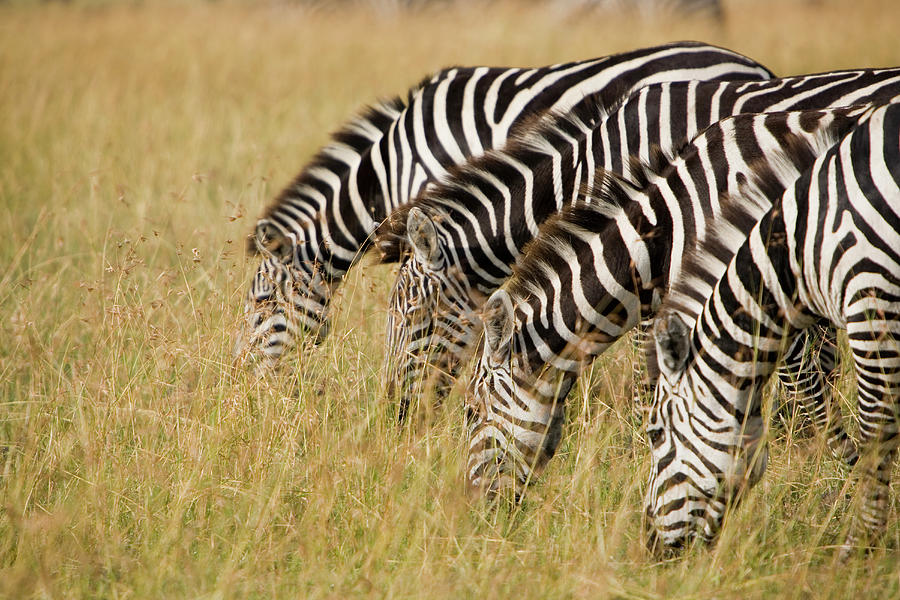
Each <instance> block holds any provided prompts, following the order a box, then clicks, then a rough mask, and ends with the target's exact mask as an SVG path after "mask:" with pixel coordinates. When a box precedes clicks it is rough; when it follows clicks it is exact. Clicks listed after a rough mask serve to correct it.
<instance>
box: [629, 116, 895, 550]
mask: <svg viewBox="0 0 900 600" xmlns="http://www.w3.org/2000/svg"><path fill="white" fill-rule="evenodd" d="M762 187H765V186H764V185H763V186H762ZM748 192H749V193H750V194H751V195H752V194H753V193H754V190H752V189H750V190H748ZM735 248H737V252H736V253H735V252H734V249H735ZM898 250H900V105H898V104H889V105H886V106H880V107H877V108H875V109H873V111H872V112H871V113H870V115H869V118H868V120H866V121H864V122H863V123H861V124H860V125H859V126H858V127H856V128H855V129H854V130H853V131H852V132H851V133H850V134H848V135H847V136H846V137H845V138H844V139H843V140H841V141H840V142H839V143H838V144H836V145H835V146H834V147H833V148H831V149H830V150H829V151H828V152H827V153H825V154H824V155H822V156H820V157H819V158H818V160H817V161H816V162H815V164H814V165H813V166H812V167H811V168H810V169H809V170H807V171H806V172H805V173H804V174H803V175H802V176H801V177H800V178H799V179H798V180H797V182H796V183H795V185H793V186H791V187H790V188H788V190H787V191H786V192H785V193H784V194H783V195H782V196H781V197H776V198H775V200H774V204H773V206H772V208H771V209H770V210H769V211H768V212H766V213H765V214H764V215H763V216H762V217H761V218H760V219H758V221H757V223H756V225H755V226H754V228H753V229H752V230H751V231H750V233H749V235H747V234H746V233H742V232H741V231H728V230H723V231H717V232H716V236H715V238H714V240H713V241H711V242H710V243H709V244H706V245H704V247H703V248H702V251H700V252H698V253H697V255H696V256H695V257H694V258H693V259H692V260H689V261H688V262H687V263H686V266H685V268H684V271H683V273H682V274H681V275H680V276H679V279H678V281H677V282H676V283H674V284H673V288H672V292H671V293H670V295H669V297H668V298H667V300H666V301H665V303H664V305H663V307H662V308H661V309H660V312H659V317H658V318H657V321H656V323H655V324H654V341H655V344H654V348H653V352H654V353H655V362H657V363H658V368H659V382H658V384H657V388H656V395H655V398H654V401H653V405H652V409H651V412H650V415H649V421H648V425H647V437H648V439H649V441H650V445H651V450H652V460H651V463H652V468H651V473H650V479H649V484H648V487H647V493H646V496H645V500H644V505H645V512H646V515H647V517H648V524H649V525H650V528H651V529H650V531H651V536H650V537H651V544H654V543H658V544H659V545H660V546H661V547H668V548H672V547H678V546H681V545H683V544H684V543H686V542H688V541H689V540H691V539H692V538H696V539H700V540H711V539H713V538H715V536H716V534H717V532H718V531H719V529H720V527H721V524H722V519H723V516H724V513H725V511H726V510H727V509H728V507H729V506H732V505H734V504H735V503H736V502H737V501H738V500H739V499H740V496H741V495H742V493H743V492H744V491H745V490H746V489H748V488H749V487H750V486H752V485H753V484H754V483H756V482H757V481H758V480H759V478H760V477H761V476H762V474H763V472H764V471H765V468H766V458H767V448H766V442H765V429H766V427H765V422H764V416H763V413H762V401H761V390H762V386H763V384H764V383H765V382H766V380H767V379H768V377H769V376H770V375H771V373H772V371H773V370H774V369H775V365H776V364H777V362H778V360H779V357H780V355H781V353H782V349H783V348H784V346H785V344H788V343H790V342H791V341H792V340H793V339H795V338H796V337H797V336H799V335H800V334H801V333H802V332H803V331H804V330H805V329H806V328H808V327H810V326H812V325H814V324H815V323H816V322H817V321H819V320H825V321H828V322H830V323H831V324H833V325H834V326H836V327H840V328H846V330H847V339H848V344H849V346H850V352H851V354H852V356H853V361H854V364H855V366H856V371H857V376H856V383H857V387H858V406H859V425H860V448H861V454H862V457H861V459H860V462H859V467H860V486H859V491H860V495H861V497H862V501H863V503H862V506H861V510H860V511H859V513H857V514H856V515H855V516H854V518H853V521H852V523H851V526H850V529H849V532H848V535H847V537H846V540H845V542H844V544H843V546H842V547H841V550H840V556H841V557H842V558H846V557H847V556H848V555H849V554H850V553H852V552H853V551H854V549H855V548H857V547H859V546H860V545H866V544H869V543H871V542H874V541H876V540H877V538H878V537H879V535H880V533H881V532H882V531H883V529H884V526H885V523H886V519H887V510H888V506H889V503H890V490H889V484H890V474H891V467H892V466H893V460H894V457H895V455H896V448H897V442H898V398H900V352H898V345H897V344H898V340H900V253H898Z"/></svg>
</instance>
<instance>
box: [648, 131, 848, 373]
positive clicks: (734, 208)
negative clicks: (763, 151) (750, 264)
mask: <svg viewBox="0 0 900 600" xmlns="http://www.w3.org/2000/svg"><path fill="white" fill-rule="evenodd" d="M840 139H841V136H840V135H838V134H836V133H835V132H834V131H831V130H828V129H826V130H822V131H818V132H817V133H816V134H815V135H814V136H813V140H812V142H810V141H808V140H806V139H803V138H801V137H799V136H797V135H795V134H792V133H788V134H786V135H785V138H784V141H783V142H782V147H780V148H777V149H773V150H772V151H770V152H769V153H767V155H766V158H765V159H763V160H760V161H757V162H756V163H755V164H751V165H749V166H750V173H751V176H750V177H749V178H748V179H745V180H743V181H741V182H740V191H739V192H738V193H736V194H732V195H725V196H723V197H722V198H721V200H720V204H721V211H722V212H721V216H720V218H718V219H716V222H715V229H714V230H712V231H710V233H709V234H708V235H707V236H706V237H705V238H704V239H703V240H700V241H698V242H696V244H695V245H694V246H693V248H691V249H689V250H688V251H687V252H686V253H685V257H684V260H683V261H682V263H681V270H680V272H679V274H677V275H676V280H675V281H674V282H670V286H671V287H670V288H669V291H668V293H667V294H666V297H665V298H664V300H663V302H662V304H661V305H660V308H659V310H658V311H657V316H659V315H663V314H668V313H672V312H676V313H678V314H680V315H681V316H682V317H684V319H685V322H686V323H687V324H688V326H690V327H692V326H693V325H694V324H695V323H696V321H697V318H698V317H699V315H700V312H701V311H702V310H703V307H704V306H705V305H706V302H707V300H708V299H709V298H710V297H711V296H712V295H713V290H714V289H715V287H716V285H717V284H718V282H719V280H720V279H721V278H722V277H723V275H724V274H725V271H726V270H727V268H728V265H729V264H730V263H731V261H732V259H733V258H734V255H735V254H736V253H737V251H738V249H739V248H740V247H741V246H742V245H743V244H744V242H746V241H747V239H748V236H749V234H750V232H751V231H752V229H753V228H754V227H755V226H756V224H757V223H759V221H760V220H761V219H762V217H764V216H765V215H766V214H767V213H769V212H770V211H771V210H772V207H773V206H777V205H779V204H780V203H781V199H782V197H783V195H784V193H785V191H786V190H788V189H789V188H790V186H791V185H793V184H794V183H795V182H796V180H797V179H798V178H799V177H800V176H801V175H802V174H803V172H805V171H807V170H808V168H810V167H811V166H812V165H813V163H814V162H815V160H816V157H819V156H822V155H823V154H825V152H826V151H827V150H828V149H829V148H831V147H832V146H834V145H835V144H836V143H838V142H839V141H840ZM645 355H646V357H647V366H648V371H649V373H650V375H651V377H655V376H657V375H658V374H659V367H658V363H657V358H656V345H655V344H654V343H653V336H652V335H651V336H650V337H649V339H648V344H647V347H646V348H645Z"/></svg>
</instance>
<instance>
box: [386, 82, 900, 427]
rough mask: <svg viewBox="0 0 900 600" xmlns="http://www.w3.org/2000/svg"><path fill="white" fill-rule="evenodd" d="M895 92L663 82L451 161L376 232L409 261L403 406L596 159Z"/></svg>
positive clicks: (396, 302) (431, 378)
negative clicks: (743, 118)
mask: <svg viewBox="0 0 900 600" xmlns="http://www.w3.org/2000/svg"><path fill="white" fill-rule="evenodd" d="M898 94H900V69H886V70H858V71H836V72H832V73H823V74H818V75H806V76H802V77H786V78H783V79H773V80H770V81H763V82H724V83H722V82H712V83H710V82H697V81H692V82H672V83H662V84H657V85H652V86H647V87H644V88H642V89H641V90H639V91H637V92H635V93H634V94H633V95H632V96H630V97H629V98H628V99H627V100H625V101H624V102H623V103H622V104H621V105H620V106H619V107H618V109H617V110H614V111H613V112H610V113H609V117H608V118H606V119H604V120H603V121H602V122H601V123H600V124H599V125H598V126H594V127H592V126H591V123H590V122H588V121H586V120H585V119H584V118H583V117H582V116H581V115H579V114H577V113H573V114H569V115H550V116H548V117H546V118H545V119H543V120H542V121H541V122H539V123H537V124H536V125H535V126H534V127H532V128H531V129H530V130H528V131H525V132H524V133H522V134H520V135H516V136H514V137H513V139H512V140H511V141H510V142H509V143H508V144H507V146H506V147H504V148H503V149H502V150H499V151H493V152H488V153H486V154H485V155H484V156H481V157H479V158H477V159H473V160H472V161H470V162H469V164H467V165H465V166H462V167H460V168H458V169H455V170H454V171H452V173H451V175H450V176H449V177H447V178H445V179H444V180H443V181H442V182H440V183H438V184H436V185H434V186H431V187H430V188H429V189H428V190H426V191H425V193H424V194H422V195H421V196H420V197H419V198H417V199H416V200H415V201H413V202H412V203H410V204H408V205H405V206H404V207H403V208H402V209H400V210H398V211H397V212H395V213H394V214H392V215H391V218H390V219H389V220H388V221H387V222H386V223H385V224H383V225H382V226H381V228H380V231H379V234H378V245H379V247H380V249H381V252H382V257H383V260H385V261H396V260H401V259H405V261H404V263H403V264H402V265H401V267H400V271H399V273H398V275H397V279H396V281H395V283H394V287H393V290H392V292H391V298H390V309H389V317H388V333H387V339H388V356H389V361H390V363H391V365H392V370H391V373H390V374H389V377H390V380H389V381H390V383H391V384H393V386H394V387H395V388H396V389H397V390H398V394H399V396H400V404H401V415H402V414H404V412H405V410H406V407H407V406H408V404H409V402H410V400H411V398H414V397H417V396H419V395H420V394H422V393H423V392H430V391H431V390H432V389H434V388H437V392H438V394H439V395H442V394H443V393H444V392H446V390H447V389H448V388H449V387H450V385H451V382H452V381H453V379H454V377H455V376H456V374H457V373H458V370H459V368H460V366H461V365H462V364H464V362H465V360H466V358H467V353H468V351H469V350H470V348H471V346H472V344H473V343H474V341H475V340H476V339H478V336H479V334H480V320H479V318H478V310H479V309H480V308H481V306H482V305H483V303H484V301H485V299H486V298H487V296H488V295H490V294H491V293H492V292H494V291H495V290H496V289H498V288H499V287H500V286H501V285H502V284H503V282H504V281H505V280H506V278H507V277H509V275H510V273H511V272H512V265H513V263H514V262H515V261H516V260H517V258H518V257H519V255H520V254H521V252H522V248H523V247H524V246H525V244H526V243H528V242H529V241H530V240H531V239H533V238H534V237H535V236H536V235H537V233H538V227H539V225H540V223H541V222H542V221H543V220H544V219H546V218H548V217H550V216H551V215H553V214H555V213H556V212H557V211H558V210H559V209H560V208H561V207H562V206H564V205H566V204H568V203H570V202H572V201H574V200H576V199H577V198H578V197H579V192H580V191H581V190H582V187H583V186H586V185H588V184H589V183H590V182H592V181H593V178H594V173H595V171H596V170H597V168H603V169H606V170H609V171H613V172H615V173H619V174H621V175H623V176H625V177H626V178H628V177H631V176H632V173H631V171H632V169H631V161H632V157H634V156H637V157H639V158H640V159H642V160H645V161H646V160H651V159H652V157H653V155H654V152H653V149H654V148H662V149H663V150H664V151H666V152H671V150H672V149H673V148H674V147H676V146H677V145H678V144H679V143H682V141H683V140H685V139H689V138H690V137H692V136H693V135H695V134H696V133H697V132H698V131H699V130H701V129H703V127H705V126H707V125H709V124H711V123H714V122H716V121H718V120H719V119H721V118H724V117H727V116H729V115H732V114H739V113H753V112H757V113H758V112H768V111H785V110H805V109H817V108H825V107H833V106H849V105H852V104H858V103H864V102H873V101H882V102H884V101H887V100H888V99H890V98H892V97H894V96H896V95H898ZM593 112H594V113H596V112H598V111H593ZM410 249H411V251H409V252H408V250H410ZM407 256H408V258H407Z"/></svg>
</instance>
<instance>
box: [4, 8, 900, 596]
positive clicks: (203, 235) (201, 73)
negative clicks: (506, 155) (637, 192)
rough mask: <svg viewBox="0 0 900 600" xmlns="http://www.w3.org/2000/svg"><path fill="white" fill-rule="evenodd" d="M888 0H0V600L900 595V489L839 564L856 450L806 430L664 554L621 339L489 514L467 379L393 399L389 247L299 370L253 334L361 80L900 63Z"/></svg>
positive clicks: (370, 83)
mask: <svg viewBox="0 0 900 600" xmlns="http://www.w3.org/2000/svg"><path fill="white" fill-rule="evenodd" d="M895 2H896V0H857V1H855V2H853V3H847V2H842V1H838V0H819V1H815V0H810V1H809V2H799V1H787V2H776V1H772V2H763V1H760V2H751V1H750V0H746V1H744V2H740V1H739V0H738V1H735V2H731V3H729V4H727V19H726V21H725V22H724V23H723V24H719V23H714V22H709V21H704V20H702V19H701V20H695V21H694V22H690V21H673V20H672V19H670V18H665V19H657V20H650V21H648V20H639V19H636V18H635V17H633V16H629V15H616V14H592V13H588V12H571V11H569V12H566V11H564V10H562V9H560V8H547V7H544V6H541V5H538V4H532V3H521V4H518V5H512V4H509V5H499V4H490V5H479V4H472V3H464V4H463V5H462V6H459V7H448V6H445V7H443V8H442V9H441V10H437V9H434V10H430V11H419V12H414V13H398V12H396V11H392V10H389V9H388V8H385V6H386V5H382V8H381V9H379V10H371V9H356V10H351V9H349V8H346V7H345V8H340V7H338V8H331V9H327V10H326V9H318V10H312V9H309V8H304V7H303V6H299V5H289V4H282V3H279V2H261V3H259V5H258V6H257V5H253V4H251V3H249V2H247V3H242V2H231V3H229V2H224V3H212V2H210V3H205V2H188V1H184V2H175V1H170V2H165V3H153V2H145V3H134V4H128V5H125V6H119V5H117V4H116V3H114V2H102V1H101V2H96V1H95V2H90V1H85V2H77V1H76V2H74V3H69V4H56V3H53V4H43V3H33V2H27V1H26V2H7V3H0V115H2V118H0V198H2V203H0V240H2V241H0V596H2V597H5V598H17V599H18V598H70V597H71V598H84V597H89V598H99V597H103V598H106V597H110V598H298V597H310V598H323V597H328V598H344V597H348V596H364V597H429V598H430V597H436V598H438V597H452V598H461V597H464V598H468V597H500V598H504V597H511V598H523V599H524V598H558V597H577V598H748V597H753V598H759V597H773V598H807V597H811V598H819V597H822V598H829V597H830V598H849V597H854V598H859V597H871V598H889V597H900V555H898V548H900V527H898V519H897V510H896V507H897V501H896V500H895V501H894V504H893V506H894V509H893V510H892V512H891V518H890V521H889V529H888V533H887V536H886V538H885V540H884V546H885V548H886V549H882V550H876V551H874V552H873V553H872V554H871V555H870V556H868V557H864V558H856V559H854V560H852V561H851V562H850V563H849V564H847V565H846V566H843V567H841V566H837V565H836V564H835V563H834V560H833V554H834V553H833V545H834V544H835V543H837V542H839V541H840V540H841V537H842V529H843V527H844V523H845V519H844V518H843V517H844V516H845V514H846V513H847V512H848V511H849V510H851V502H850V501H848V500H847V495H846V492H847V488H845V487H843V484H842V479H841V477H842V476H841V472H840V470H839V468H838V467H837V465H836V464H835V462H834V461H832V460H830V459H826V458H823V449H822V444H821V443H820V441H819V440H816V439H814V438H802V437H798V438H795V437H794V436H793V435H792V434H790V433H789V431H790V429H784V428H775V429H773V431H772V432H771V439H772V444H771V457H770V467H769V470H768V473H767V475H766V477H765V478H764V480H763V482H762V483H761V484H760V485H759V486H758V487H757V488H756V489H755V490H754V491H753V492H752V493H751V494H749V497H748V499H747V501H746V502H745V503H744V504H743V505H742V506H741V507H740V508H739V509H738V510H737V511H736V512H735V513H734V514H733V515H732V517H731V518H730V520H729V522H728V523H727V527H726V529H725V531H724V534H723V536H722V538H721V540H720V541H719V543H718V544H717V545H716V546H715V547H713V548H696V549H693V550H691V551H690V552H688V553H687V554H686V556H685V557H684V558H682V559H681V560H677V561H669V562H656V561H654V560H653V559H652V558H651V557H650V556H649V555H648V554H647V553H646V552H645V550H644V549H643V543H642V539H641V532H640V506H641V503H640V499H641V488H642V484H643V481H644V478H645V472H646V468H647V464H648V453H647V451H646V447H645V442H644V440H643V437H642V435H641V432H640V431H639V430H636V429H634V428H633V427H632V425H630V424H629V423H630V420H629V415H630V414H631V407H630V406H629V401H628V398H629V395H628V394H627V393H625V391H624V388H625V383H626V381H627V380H628V373H629V372H630V364H629V361H630V356H629V354H628V353H627V352H626V351H625V350H624V349H623V350H621V351H619V352H618V353H611V354H610V355H609V356H607V357H604V358H603V359H602V360H599V361H597V363H596V364H595V365H594V367H593V368H592V369H591V371H590V372H589V373H586V374H585V376H584V377H583V379H582V382H581V385H580V387H579V388H578V389H577V390H576V391H575V392H573V393H572V394H571V396H570V399H569V402H570V404H569V419H568V425H567V427H566V429H565V438H564V441H563V443H562V445H561V449H560V452H559V454H558V456H557V457H556V458H554V460H553V461H552V462H551V463H550V466H549V468H548V469H547V471H546V474H545V475H544V476H543V477H541V479H540V480H539V481H538V482H537V483H536V484H535V485H534V486H533V488H532V489H531V490H530V492H529V494H528V495H527V496H526V498H525V501H524V502H523V503H522V504H521V505H520V506H518V507H516V508H514V509H507V508H500V509H494V510H492V509H490V508H488V507H487V506H485V505H484V504H482V503H480V502H477V501H473V500H471V499H469V498H468V496H467V495H466V493H465V489H464V486H463V456H464V449H465V440H464V431H463V428H462V412H461V410H460V402H459V398H458V397H455V398H451V400H450V401H448V402H446V403H445V404H444V406H443V407H442V408H441V409H439V410H437V411H436V412H434V413H433V414H430V415H427V416H426V417H422V418H417V419H414V420H413V423H411V424H409V425H407V426H404V427H398V426H397V425H396V424H395V415H396V407H395V406H393V405H391V404H390V403H389V402H387V401H386V400H385V399H384V392H383V390H382V387H381V382H380V370H381V368H382V360H383V344H384V328H383V324H384V312H385V297H386V295H387V290H388V288H389V286H390V280H391V271H390V269H388V268H386V267H380V266H371V265H369V266H366V265H363V267H364V268H358V269H356V271H355V273H354V274H353V276H352V277H350V278H349V280H348V284H347V285H346V286H345V287H344V289H343V291H342V292H341V294H340V297H339V299H338V301H337V307H336V308H337V314H338V318H337V321H336V323H335V327H334V329H333V333H332V335H331V336H330V338H329V339H328V340H327V341H326V342H325V343H324V344H323V345H321V346H319V347H305V348H302V349H300V350H298V351H296V352H294V353H293V354H292V355H291V356H290V357H289V358H288V359H287V360H286V361H285V365H284V368H282V369H281V370H280V371H279V372H278V373H277V374H271V375H267V376H265V377H261V378H257V377H256V376H255V375H254V373H253V372H251V371H249V370H245V369H234V368H233V367H232V357H231V349H232V346H233V344H234V342H235V336H236V332H237V325H238V320H239V316H240V312H241V305H242V301H243V293H244V289H245V285H246V282H247V279H248V277H249V276H250V274H251V273H252V271H253V269H254V268H255V265H254V263H253V261H252V260H249V259H248V258H247V257H246V256H245V250H244V240H245V237H246V235H247V234H248V233H249V232H250V231H251V230H252V227H253V224H254V221H255V217H256V215H257V214H259V213H260V212H261V211H262V209H263V207H264V205H265V204H266V203H267V202H268V201H270V200H271V198H273V196H274V195H275V194H276V193H277V191H278V190H279V188H280V187H281V186H283V185H285V184H286V183H287V182H288V181H289V179H290V178H291V177H292V176H293V175H294V174H296V173H297V172H298V171H299V170H300V168H301V167H302V165H303V164H304V162H305V161H306V160H308V159H309V158H310V157H311V155H312V154H313V153H314V151H315V150H316V149H317V148H318V147H319V146H321V145H322V144H323V143H324V142H325V141H326V139H327V135H328V132H329V131H331V130H333V129H334V128H336V127H337V126H338V125H339V124H340V123H341V122H342V121H343V120H344V119H345V118H346V117H347V116H349V115H350V113H351V112H352V111H354V110H355V109H356V108H358V107H359V106H360V105H362V104H364V103H366V102H370V101H372V100H374V99H375V98H376V97H378V96H389V95H393V94H397V93H401V92H403V91H404V90H405V89H406V87H407V86H409V85H411V84H413V83H415V82H416V81H418V80H419V79H420V78H421V77H422V76H423V75H424V74H426V73H427V72H429V71H432V70H435V69H437V68H439V67H442V66H446V65H450V64H496V65H508V64H516V65H537V64H546V63H553V62H561V61H565V60H571V59H577V58H586V57H590V56H598V55H603V54H608V53H611V52H616V51H620V50H625V49H630V48H634V47H637V46H641V45H649V44H653V43H660V42H664V41H670V40H675V39H700V40H704V41H707V42H711V43H716V44H721V45H724V46H727V47H730V48H733V49H735V50H738V51H741V52H744V53H746V54H748V55H750V56H752V57H754V58H756V59H757V60H759V61H760V62H762V63H764V64H766V65H767V66H769V67H770V68H771V69H773V70H774V71H776V72H777V73H780V74H796V73H802V72H812V71H822V70H829V69H834V68H842V67H852V66H877V65H884V66H895V65H900V43H898V34H897V32H898V31H900V10H898V9H897V7H896V4H895ZM839 393H840V394H841V395H842V397H843V399H844V401H845V402H847V403H849V404H852V402H853V394H854V392H853V383H852V378H851V377H849V376H845V377H844V379H843V380H842V382H841V385H840V389H839Z"/></svg>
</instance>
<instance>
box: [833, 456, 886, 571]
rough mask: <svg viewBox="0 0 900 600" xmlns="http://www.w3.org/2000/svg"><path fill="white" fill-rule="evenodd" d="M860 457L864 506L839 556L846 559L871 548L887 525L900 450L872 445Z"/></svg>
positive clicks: (860, 491)
mask: <svg viewBox="0 0 900 600" xmlns="http://www.w3.org/2000/svg"><path fill="white" fill-rule="evenodd" d="M872 446H874V448H873V449H872V450H871V451H869V452H866V453H865V454H864V456H863V457H862V459H861V460H860V467H861V472H860V474H859V478H860V483H859V494H860V497H861V499H862V506H860V507H859V512H858V513H856V514H855V515H854V516H853V521H852V522H851V524H850V531H849V532H848V533H847V538H846V540H844V543H843V545H841V548H840V551H839V552H838V559H839V560H840V561H842V562H843V561H846V560H847V559H848V558H850V557H851V556H852V555H853V554H854V553H855V552H858V551H859V550H863V549H866V548H869V547H870V546H871V544H873V543H875V542H877V541H878V539H879V538H880V537H881V534H882V533H883V532H884V530H885V527H886V526H887V516H888V509H889V507H890V496H891V469H892V468H893V466H894V459H895V458H896V455H897V452H896V450H895V449H890V448H889V447H886V446H885V445H884V444H879V443H875V444H872Z"/></svg>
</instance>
